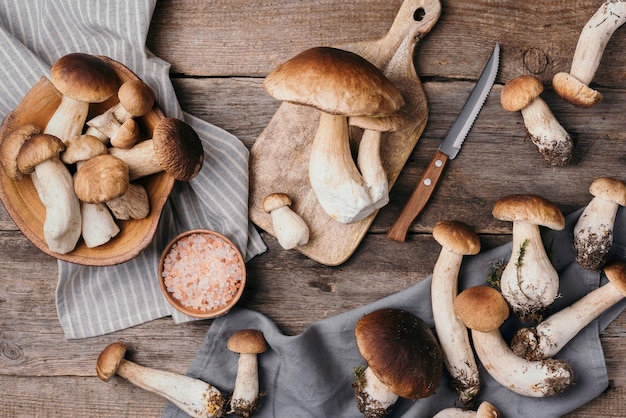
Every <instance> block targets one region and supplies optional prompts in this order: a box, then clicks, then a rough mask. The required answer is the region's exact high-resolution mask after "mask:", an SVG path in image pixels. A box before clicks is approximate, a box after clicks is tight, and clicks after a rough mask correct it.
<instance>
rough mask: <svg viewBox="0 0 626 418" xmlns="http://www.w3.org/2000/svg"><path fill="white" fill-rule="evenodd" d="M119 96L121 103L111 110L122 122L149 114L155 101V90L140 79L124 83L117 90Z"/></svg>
mask: <svg viewBox="0 0 626 418" xmlns="http://www.w3.org/2000/svg"><path fill="white" fill-rule="evenodd" d="M117 98H118V99H119V103H117V104H116V105H115V106H113V107H112V108H111V112H112V113H113V115H114V116H115V118H116V119H117V120H118V121H119V122H120V123H121V124H124V122H126V121H127V120H129V119H132V118H138V117H141V116H144V115H146V114H148V112H150V110H151V109H152V107H153V106H154V101H155V97H154V91H152V89H151V88H150V86H149V85H147V84H146V83H145V82H144V81H143V80H139V79H134V80H128V81H125V82H124V83H122V85H121V86H120V88H119V90H118V91H117Z"/></svg>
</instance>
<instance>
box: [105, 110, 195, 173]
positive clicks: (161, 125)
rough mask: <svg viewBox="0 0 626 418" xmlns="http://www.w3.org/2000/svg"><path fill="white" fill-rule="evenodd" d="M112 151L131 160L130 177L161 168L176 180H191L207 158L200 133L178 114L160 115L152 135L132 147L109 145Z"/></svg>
mask: <svg viewBox="0 0 626 418" xmlns="http://www.w3.org/2000/svg"><path fill="white" fill-rule="evenodd" d="M109 154H111V155H113V156H115V157H117V158H119V159H120V160H122V161H124V162H125V163H126V164H128V168H129V176H130V177H129V178H130V180H131V181H132V180H136V179H138V178H141V177H144V176H148V175H150V174H155V173H159V172H162V171H166V172H167V173H168V174H170V175H171V176H173V177H174V178H175V179H176V180H180V181H187V180H191V179H192V178H194V177H195V176H196V175H197V174H198V173H199V172H200V169H201V168H202V163H203V162H204V150H203V148H202V142H201V141H200V137H198V134H197V133H196V131H195V130H194V129H193V128H192V127H191V126H189V125H188V124H187V123H185V122H183V121H182V120H180V119H176V118H162V119H160V120H159V121H158V122H157V123H156V125H155V126H154V130H153V132H152V138H151V139H146V140H144V141H141V142H139V143H137V144H136V145H135V146H133V147H132V148H129V149H122V148H115V147H110V148H109Z"/></svg>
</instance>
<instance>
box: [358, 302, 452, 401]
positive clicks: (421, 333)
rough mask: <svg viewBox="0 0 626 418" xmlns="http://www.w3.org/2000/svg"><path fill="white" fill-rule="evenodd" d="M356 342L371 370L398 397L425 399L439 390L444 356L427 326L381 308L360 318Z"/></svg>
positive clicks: (415, 319)
mask: <svg viewBox="0 0 626 418" xmlns="http://www.w3.org/2000/svg"><path fill="white" fill-rule="evenodd" d="M355 335H356V343H357V346H358V348H359V351H360V352H361V355H362V356H363V358H364V359H365V360H366V361H367V364H368V367H369V368H370V369H371V370H372V372H373V373H374V374H375V375H376V377H378V379H379V380H380V381H381V382H383V383H384V384H386V385H387V386H388V387H389V389H390V390H391V391H392V392H393V393H395V394H396V395H398V396H401V397H403V398H408V399H418V398H425V397H428V396H430V395H432V394H433V393H434V392H435V390H436V389H437V388H438V387H439V383H440V380H441V376H442V373H443V354H442V352H441V348H440V347H439V343H438V342H437V339H436V338H435V336H434V334H433V332H432V331H431V330H430V328H429V327H428V325H427V324H426V323H425V322H424V321H423V320H421V319H420V318H418V317H417V316H415V315H413V314H412V313H410V312H407V311H403V310H401V309H379V310H376V311H374V312H371V313H369V314H367V315H364V316H363V317H361V319H359V320H358V322H357V323H356V327H355Z"/></svg>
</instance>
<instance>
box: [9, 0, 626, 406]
mask: <svg viewBox="0 0 626 418" xmlns="http://www.w3.org/2000/svg"><path fill="white" fill-rule="evenodd" d="M600 3H601V2H600V1H599V0H593V1H592V0H584V1H582V0H579V1H569V0H568V1H551V2H546V1H540V0H530V1H524V2H520V1H518V0H504V1H498V2H493V1H488V0H475V1H469V0H457V1H443V2H442V14H441V17H440V19H439V21H438V22H437V24H436V25H435V27H434V29H433V30H432V32H431V33H430V34H428V35H427V36H426V37H425V38H424V39H422V40H421V41H420V43H419V44H418V47H417V51H416V54H415V63H416V64H415V67H416V70H417V73H418V74H419V76H420V78H421V80H422V81H423V83H424V87H425V90H426V93H427V97H428V101H429V109H430V117H429V121H428V124H427V126H426V129H425V131H424V133H423V135H422V137H421V139H420V141H419V142H418V144H417V146H416V147H415V149H414V152H413V154H412V156H411V158H410V159H409V161H408V163H407V164H406V166H405V168H404V170H403V171H402V173H401V175H400V177H399V179H398V181H397V183H396V184H395V186H394V188H393V190H392V192H391V202H390V203H389V205H388V206H386V207H385V208H383V209H382V210H381V211H380V213H379V214H378V216H377V217H376V219H375V221H374V223H373V224H372V226H371V228H370V230H369V232H368V234H367V235H366V236H365V238H364V239H363V241H362V242H361V244H360V245H359V247H358V248H357V250H356V251H355V253H354V254H353V255H352V257H351V258H350V259H349V260H348V261H347V262H345V263H344V264H342V265H340V266H337V267H327V266H323V265H320V264H318V263H316V262H314V261H312V260H310V259H308V258H307V257H305V256H303V255H301V254H299V253H298V252H295V251H285V250H283V249H282V248H280V247H279V246H278V244H277V242H276V241H275V240H274V238H273V237H271V236H270V235H267V234H265V233H262V236H263V238H264V239H265V242H266V243H267V245H268V251H267V252H266V253H265V254H262V255H260V256H258V257H256V258H254V259H253V260H251V261H250V262H249V263H248V269H249V286H248V288H247V290H246V292H245V294H244V297H243V298H242V300H241V305H242V306H246V307H248V308H252V309H255V310H258V311H260V312H263V313H265V314H267V315H268V316H269V317H270V318H272V319H273V320H274V321H275V322H276V323H277V324H278V326H279V327H280V328H281V329H282V330H283V331H284V332H285V333H287V334H296V333H299V332H300V331H302V330H303V329H304V328H305V327H306V326H307V325H309V324H310V323H312V322H314V321H316V320H319V319H322V318H326V317H328V316H332V315H335V314H339V313H341V312H344V311H347V310H350V309H353V308H356V307H358V306H361V305H364V304H367V303H369V302H373V301H375V300H377V299H379V298H381V297H384V296H386V295H389V294H391V293H394V292H397V291H400V290H403V289H405V288H407V287H408V286H410V285H412V284H414V283H415V282H417V281H419V280H422V279H423V278H425V277H426V276H428V275H429V274H430V273H431V272H432V268H433V266H434V263H435V260H436V257H437V255H438V252H439V246H438V244H437V243H436V242H435V241H434V240H433V239H432V236H431V231H432V227H433V225H434V224H435V223H436V222H437V221H439V220H443V219H457V220H462V221H464V222H466V223H468V224H469V225H471V226H472V227H474V228H475V229H476V231H477V232H479V234H480V235H481V240H482V248H483V250H484V249H488V248H492V247H494V246H498V245H500V244H504V243H507V242H509V241H510V235H509V234H510V228H511V225H510V224H508V223H504V222H500V221H497V220H495V219H494V218H493V217H492V216H491V208H492V206H493V204H494V202H495V201H496V200H497V199H499V198H500V197H502V196H504V195H507V194H511V193H534V194H540V195H542V196H544V197H546V198H548V199H550V200H552V201H553V202H554V203H555V204H557V205H558V206H559V208H560V209H561V210H562V211H563V213H565V214H567V213H570V212H572V211H574V210H576V209H578V208H580V207H582V206H584V205H586V204H587V202H588V201H589V199H590V195H589V193H588V187H589V184H591V182H592V181H593V180H594V179H596V178H597V177H599V176H603V175H610V176H616V177H621V178H622V179H626V173H625V171H624V164H625V162H626V118H624V116H623V115H624V110H626V70H625V68H626V29H624V28H622V29H620V30H618V31H617V32H616V33H615V34H614V35H613V37H612V38H611V40H610V42H609V43H608V45H607V48H606V51H605V53H604V56H603V59H602V62H601V65H600V68H599V69H598V72H597V73H596V75H595V78H594V80H593V84H594V85H595V86H596V87H598V88H599V90H600V91H601V92H602V94H603V95H604V100H603V101H602V102H601V103H600V104H599V105H597V106H596V107H593V108H591V109H579V108H575V107H573V106H571V105H569V104H567V103H565V102H564V101H563V100H561V99H560V98H558V97H557V96H556V95H555V94H554V92H553V91H552V89H551V87H550V83H551V79H552V75H553V74H554V73H555V72H558V71H568V70H569V67H570V64H571V59H572V56H573V53H574V49H575V46H576V43H577V40H578V36H579V34H580V30H581V29H582V27H583V25H584V24H585V23H586V22H587V20H588V19H589V18H590V17H591V15H592V14H593V13H594V12H595V11H596V9H597V8H598V7H599V5H600ZM400 4H401V0H353V1H328V0H324V1H308V0H304V1H303V0H274V1H271V2H262V1H255V0H247V1H242V0H229V1H206V2H203V1H193V0H162V1H159V2H158V3H157V6H156V10H155V14H154V17H153V21H152V25H151V29H150V33H149V38H148V42H147V43H148V47H149V49H150V50H152V52H154V53H155V54H156V55H157V56H159V57H161V58H163V59H165V60H166V61H168V62H170V63H171V64H172V67H171V76H172V79H173V83H174V86H175V89H176V91H177V93H178V95H179V98H180V101H181V104H182V107H183V108H184V110H186V111H188V112H190V113H192V114H194V115H196V116H198V117H200V118H203V119H205V120H207V121H209V122H211V123H213V124H215V125H218V126H220V127H222V128H225V129H227V130H228V131H230V132H232V133H233V134H235V135H237V136H238V137H239V138H240V139H241V140H242V141H243V142H244V143H245V144H246V146H248V147H251V146H252V144H253V143H254V141H255V139H256V138H257V137H258V135H259V134H260V133H261V132H262V130H263V128H264V126H265V125H266V124H267V123H268V121H269V120H270V118H271V116H272V115H273V113H274V111H275V110H276V109H277V107H278V105H279V103H278V102H277V101H275V100H274V99H272V98H271V97H269V96H268V95H267V94H266V93H265V91H264V90H263V88H262V81H263V77H264V76H265V75H266V74H267V73H268V72H269V71H271V70H272V69H273V68H274V67H275V66H276V65H278V64H279V63H281V62H283V61H284V60H286V59H288V58H290V57H291V56H293V55H295V54H297V53H298V52H300V51H302V50H304V49H306V48H309V47H313V46H319V45H337V44H344V43H348V42H357V41H362V40H370V39H377V38H379V37H381V36H383V35H384V34H385V33H386V31H387V30H388V29H389V27H390V25H391V23H392V21H393V19H394V17H395V14H396V12H397V10H398V8H399V6H400ZM496 41H497V42H499V43H500V45H501V48H502V55H501V70H500V73H499V75H498V78H497V80H496V85H495V86H494V88H493V90H492V92H491V95H490V97H489V98H488V100H487V103H486V105H485V107H484V109H483V111H482V113H481V114H480V117H479V118H478V120H477V121H476V123H475V125H474V127H473V129H472V131H471V133H470V134H469V136H468V139H467V141H466V145H465V146H464V148H463V150H462V151H461V154H460V155H459V157H458V158H457V159H456V160H454V161H452V162H451V163H450V165H449V166H448V168H447V170H446V173H445V175H444V178H443V180H442V181H441V183H440V185H439V188H438V190H437V191H436V193H435V195H434V197H433V198H432V200H431V201H430V203H429V205H428V206H427V208H426V210H425V211H424V212H423V213H422V215H421V216H420V217H419V218H418V219H417V220H416V222H414V224H413V226H412V228H411V231H410V235H409V237H408V239H407V241H406V242H402V243H400V242H395V241H391V240H389V239H388V238H387V237H386V236H385V233H386V231H387V230H388V229H389V227H390V225H391V224H392V222H393V221H394V219H395V217H396V216H397V215H398V214H399V212H400V209H401V207H402V205H403V203H404V202H405V200H406V198H407V197H408V194H409V193H410V191H411V190H412V188H413V186H414V184H415V183H416V181H417V179H418V178H419V176H420V175H421V173H422V171H423V169H424V168H425V166H426V164H427V163H428V161H429V159H430V157H431V156H432V154H433V152H434V151H435V150H436V148H437V146H438V144H439V142H440V140H441V138H442V137H443V136H444V135H445V133H446V131H447V129H448V127H449V126H450V124H451V123H452V122H453V120H454V117H455V115H456V114H457V113H458V112H459V110H460V108H461V106H462V105H463V103H464V101H465V99H466V97H467V96H468V94H469V92H470V90H471V88H472V87H473V85H474V83H475V80H476V78H477V77H478V75H479V74H480V71H481V69H482V66H483V65H484V64H485V62H486V58H487V57H488V55H489V53H490V52H491V50H492V48H493V46H494V44H495V42H496ZM521 74H532V75H535V76H537V77H539V78H540V79H541V80H542V81H543V82H544V83H546V86H547V88H546V91H545V92H544V93H543V95H542V97H543V98H544V99H545V100H546V102H547V103H548V104H549V106H550V107H551V109H552V110H553V112H554V113H555V115H556V116H557V118H558V119H559V120H560V122H561V124H562V125H563V126H564V127H565V128H566V129H567V130H568V131H569V132H570V133H571V134H572V135H573V136H574V137H575V139H576V141H577V144H576V150H575V158H574V161H573V163H572V164H571V165H569V166H567V167H550V166H548V165H547V164H546V163H545V162H544V161H543V159H542V158H541V156H540V155H539V153H538V152H537V150H536V148H535V147H534V145H533V144H532V143H531V142H530V141H529V140H528V139H526V138H525V130H524V126H523V123H522V119H521V115H520V114H519V113H508V112H506V111H504V110H503V109H502V107H501V106H500V92H501V90H502V86H503V85H504V83H505V82H506V81H508V80H510V79H512V78H514V77H516V76H518V75H521ZM56 282H57V265H56V261H55V260H54V259H53V258H51V257H48V256H46V255H43V254H42V253H41V252H39V251H38V250H37V249H36V248H35V247H34V246H33V245H31V244H30V242H29V241H28V240H27V239H26V238H25V237H24V236H23V235H22V233H21V232H20V231H19V230H18V229H17V228H16V226H15V224H14V223H13V222H12V220H11V219H10V217H9V216H8V215H7V213H6V211H5V210H4V208H0V388H1V389H0V405H1V406H0V416H2V417H4V416H7V417H9V416H20V417H35V416H37V417H56V416H59V417H61V416H62V417H68V416H72V417H74V416H76V417H79V416H80V417H83V416H84V417H86V416H98V417H121V416H142V417H147V416H159V415H160V414H161V412H162V409H163V406H164V404H165V402H164V401H163V400H162V399H161V398H159V397H156V396H155V395H152V394H150V393H147V392H145V391H143V390H141V389H138V388H136V387H133V386H132V385H130V384H128V383H126V382H125V381H123V380H122V379H116V380H115V381H114V382H112V383H110V384H103V383H102V382H101V381H100V380H98V378H97V377H96V376H95V370H94V368H95V361H96V358H97V356H98V354H99V352H100V351H101V350H102V349H103V348H104V347H105V346H106V345H107V344H108V343H110V342H113V341H117V340H123V341H125V342H127V343H129V344H131V345H132V348H133V353H134V354H133V356H134V360H136V361H137V362H138V363H140V364H144V365H147V366H150V367H155V368H161V369H165V370H170V371H174V372H180V373H184V372H185V370H186V369H187V367H188V366H189V364H190V362H191V360H192V358H193V357H194V355H195V354H196V352H197V350H198V349H199V347H200V345H201V344H202V340H203V337H204V335H205V333H206V332H207V329H208V328H209V327H210V324H211V322H210V321H202V322H199V323H193V324H185V325H180V326H176V325H174V324H173V323H172V321H171V319H170V318H163V319H160V320H156V321H152V322H150V323H146V324H143V325H140V326H137V327H134V328H131V329H127V330H124V331H120V332H116V333H113V334H110V335H105V336H102V337H97V338H89V339H85V340H75V341H67V340H65V339H64V336H63V332H62V329H61V327H60V325H59V322H58V319H57V315H56V310H55V304H54V294H55V286H56ZM625 326H626V317H625V316H624V315H621V316H620V317H619V318H618V319H617V320H616V321H615V322H614V323H613V324H612V325H610V326H609V328H608V329H607V330H605V331H604V332H603V333H602V335H601V340H602V344H603V346H604V349H605V356H606V363H607V366H608V370H609V380H610V383H609V388H608V389H607V390H606V391H605V392H604V393H603V394H602V395H600V396H599V397H598V398H597V399H595V400H593V401H591V402H590V403H588V404H587V405H585V406H583V407H582V408H580V409H579V410H577V411H574V412H573V413H572V414H571V415H570V416H572V417H624V416H626V404H625V403H624V399H625V398H626V374H625V373H624V371H623V369H624V368H625V367H626V348H624V347H625V343H626V332H625V331H624V330H625Z"/></svg>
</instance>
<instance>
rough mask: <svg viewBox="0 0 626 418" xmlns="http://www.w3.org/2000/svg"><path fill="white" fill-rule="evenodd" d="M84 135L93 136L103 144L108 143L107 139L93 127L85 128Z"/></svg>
mask: <svg viewBox="0 0 626 418" xmlns="http://www.w3.org/2000/svg"><path fill="white" fill-rule="evenodd" d="M85 135H91V136H94V137H96V138H98V139H99V140H100V142H102V143H103V144H108V143H109V137H108V136H106V135H105V134H103V133H102V132H100V131H99V130H97V129H96V128H94V127H93V126H88V127H87V129H86V130H85Z"/></svg>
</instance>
